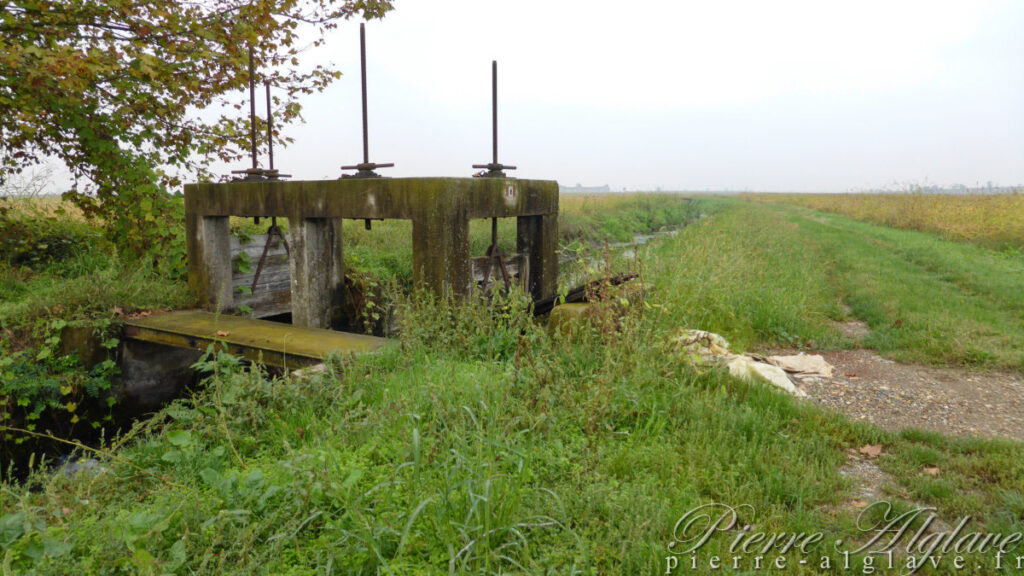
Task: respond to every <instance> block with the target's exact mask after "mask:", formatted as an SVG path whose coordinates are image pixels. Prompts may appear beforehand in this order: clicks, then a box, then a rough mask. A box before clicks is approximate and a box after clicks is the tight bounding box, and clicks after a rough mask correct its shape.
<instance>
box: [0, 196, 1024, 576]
mask: <svg viewBox="0 0 1024 576" xmlns="http://www.w3.org/2000/svg"><path fill="white" fill-rule="evenodd" d="M614 201H615V202H618V201H620V200H619V199H618V198H616V199H615V200H614ZM582 202H583V201H582V200H581V203H582ZM609 202H611V201H609ZM587 203H588V204H589V201H587ZM570 206H571V205H570V204H569V203H567V202H564V201H563V210H570V211H571V210H574V208H571V207H570ZM697 209H699V210H700V211H702V212H704V213H707V214H710V216H709V217H707V218H704V219H702V220H700V221H699V222H697V223H694V224H692V225H690V226H688V227H686V228H685V229H683V230H682V231H681V232H680V233H679V234H678V235H676V236H674V237H666V238H664V239H663V240H662V241H660V242H658V243H656V244H654V245H651V246H648V247H645V248H643V249H641V250H640V251H639V253H638V255H637V258H636V259H635V260H634V262H638V263H639V266H640V269H641V271H642V275H643V277H642V279H641V281H640V282H639V283H638V284H637V286H638V287H640V289H639V290H636V289H634V291H633V293H632V294H629V295H628V296H629V297H630V298H632V299H633V303H634V304H633V305H631V306H623V298H625V297H626V296H627V295H626V294H616V293H609V294H607V295H606V296H605V297H604V298H603V299H602V300H601V301H599V302H597V303H596V304H595V305H594V309H593V312H592V314H591V315H590V316H588V317H586V319H585V320H583V321H581V322H580V323H578V324H577V325H576V326H575V328H573V329H571V330H568V331H564V332H563V331H549V330H547V329H545V327H544V326H543V325H541V324H538V323H536V322H535V321H534V320H533V319H532V318H530V317H529V315H527V314H526V313H525V312H524V308H523V306H522V302H521V301H517V300H516V299H515V297H513V298H512V299H500V298H499V299H496V300H494V301H490V302H487V301H482V300H476V301H473V302H470V303H468V304H461V305H458V306H455V305H453V304H452V303H450V302H446V301H437V300H435V299H432V298H429V297H427V296H425V295H412V296H409V297H403V298H401V299H400V301H399V302H398V306H399V307H400V309H401V311H402V317H403V318H404V329H403V331H402V345H401V347H398V348H395V349H392V350H390V351H386V352H384V353H382V354H379V355H375V356H368V357H362V358H358V359H341V358H337V359H333V360H332V361H331V362H330V363H329V369H328V370H327V371H326V372H325V373H322V374H313V375H308V376H305V377H301V376H296V375H287V376H283V377H278V376H271V375H269V374H267V373H265V372H263V371H261V370H259V369H258V368H256V369H248V368H246V367H244V366H242V365H241V364H240V363H239V361H238V360H237V359H234V358H232V357H230V356H226V355H218V356H210V357H208V358H207V359H206V360H205V361H204V362H202V363H201V365H200V367H201V368H202V369H203V370H205V371H206V372H207V373H208V374H209V377H208V378H207V379H206V381H205V382H204V384H203V385H202V386H201V387H199V388H197V389H196V390H194V391H193V393H192V395H191V396H190V397H189V398H185V399H181V400H179V401H176V402H175V403H173V404H172V405H171V406H168V407H167V408H166V409H164V410H162V411H161V412H160V413H158V414H157V415H156V416H155V417H153V418H151V419H148V420H145V421H141V422H139V423H138V425H137V426H136V427H135V428H134V429H133V430H132V431H131V432H129V433H127V434H125V435H123V436H120V437H118V438H110V439H108V440H107V441H106V442H104V443H102V444H100V445H97V446H93V447H86V446H81V447H79V454H80V455H81V456H83V457H88V458H91V460H88V461H87V462H90V463H91V464H89V465H88V466H84V465H83V466H79V467H78V468H77V470H78V471H75V472H73V471H71V469H65V470H63V471H61V472H59V473H56V474H54V473H52V472H49V471H44V470H38V469H37V470H36V471H34V473H33V474H32V475H30V476H29V477H28V478H27V479H26V480H25V481H23V482H19V483H14V482H10V481H7V482H4V483H3V484H2V485H0V550H2V554H0V566H2V567H3V569H4V570H6V571H7V572H10V573H17V574H50V573H61V572H64V573H70V572H73V573H80V574H100V573H105V574H117V573H124V574H147V573H148V574H165V573H171V574H187V573H224V574H251V573H267V574H270V573H273V574H310V575H312V574H330V573H339V574H341V573H345V574H378V573H385V574H403V573H421V574H452V573H455V574H478V573H480V574H483V573H486V574H490V573H528V574H565V573H583V574H610V573H615V574H656V573H657V574H660V573H664V571H665V557H666V555H667V554H668V552H667V551H668V544H669V543H670V542H671V541H672V539H673V534H674V530H675V527H676V522H677V521H678V519H679V518H680V516H681V515H682V514H684V513H685V512H686V511H688V510H690V509H691V508H693V507H694V506H697V505H700V504H707V503H712V502H718V503H728V504H730V505H733V506H740V505H749V506H750V507H751V508H750V509H748V510H747V511H746V512H744V514H745V517H744V518H743V520H744V521H745V522H749V523H751V524H756V525H757V526H758V529H759V530H764V531H767V532H776V531H785V532H819V531H820V532H823V533H824V535H825V542H833V541H835V540H836V539H840V538H842V539H848V540H851V541H856V540H857V539H858V538H860V536H859V534H860V532H859V530H858V528H857V526H856V518H857V515H858V513H859V509H858V508H857V506H856V505H855V504H852V503H851V502H853V501H854V499H855V495H854V494H853V493H852V492H851V490H852V488H853V486H852V480H850V479H849V478H846V477H844V476H843V475H841V474H840V473H839V469H840V467H841V466H843V465H844V463H845V462H846V461H847V458H848V451H849V450H850V449H854V448H857V447H860V446H863V445H865V444H872V445H881V446H882V447H883V451H882V454H881V455H880V456H879V457H878V458H877V460H876V461H877V463H878V464H879V466H881V468H882V469H883V470H884V471H885V472H887V473H888V474H890V475H891V480H888V481H886V484H885V486H883V488H884V491H885V495H886V498H887V499H889V500H890V501H892V502H893V503H894V506H896V508H897V509H898V510H908V509H910V508H911V507H913V506H917V505H932V506H936V507H937V508H938V510H939V512H940V515H941V516H942V517H943V518H946V519H954V518H956V517H958V516H960V515H964V514H970V515H971V516H972V517H973V519H974V522H975V524H974V526H978V525H980V526H983V527H984V529H985V530H987V531H992V532H1001V533H1004V534H1009V533H1012V532H1020V531H1022V530H1024V500H1022V499H1021V497H1020V494H1022V493H1024V462H1022V461H1021V459H1020V458H1019V454H1020V444H1019V443H1015V442H1007V441H994V440H983V439H953V438H947V437H943V436H940V435H936V434H929V433H923V432H918V431H913V430H909V431H905V432H903V433H900V434H893V433H888V432H884V431H881V430H879V429H876V428H873V427H870V426H868V425H865V424H860V423H852V422H849V421H847V420H846V419H845V418H843V417H842V416H841V415H839V414H836V413H833V412H830V411H826V410H823V409H820V408H818V407H815V406H813V405H810V404H808V403H806V402H803V401H800V400H797V399H794V398H791V397H789V396H786V395H784V394H782V393H780V392H777V391H775V390H774V389H771V388H769V387H766V386H763V385H758V384H748V383H745V382H741V381H737V380H734V379H732V378H731V377H729V376H727V375H726V374H724V373H722V372H721V371H719V370H716V369H712V368H707V367H696V366H694V365H692V364H691V361H690V359H689V356H688V355H687V354H685V353H682V351H681V350H680V349H679V348H678V344H677V343H676V342H675V340H674V338H675V337H676V336H677V335H678V331H679V330H680V329H681V328H682V327H691V328H705V329H710V330H714V331H717V332H720V333H722V334H724V335H726V336H727V337H729V338H730V340H732V341H733V342H734V343H736V344H737V345H738V346H739V347H741V348H747V349H753V348H760V347H766V346H792V347H804V348H806V347H814V348H818V347H836V346H847V345H851V343H850V342H849V341H846V340H845V339H844V338H843V337H842V336H841V335H840V334H839V333H838V332H837V331H836V330H835V328H834V327H833V324H832V321H834V320H841V319H844V318H845V317H846V315H847V314H851V313H852V314H854V315H857V316H859V317H862V318H864V319H865V320H867V321H868V323H869V324H870V325H871V327H872V330H873V336H872V338H875V340H873V341H872V345H874V346H877V347H879V348H880V349H881V350H883V351H884V352H885V353H887V354H892V355H894V356H897V357H907V358H915V359H919V360H924V361H929V362H936V363H950V362H952V363H970V364H980V365H983V366H1003V367H1010V368H1013V369H1016V370H1024V364H1021V356H1020V350H1021V349H1022V346H1021V345H1020V343H1021V338H1022V337H1024V335H1022V329H1021V326H1022V324H1021V322H1020V319H1021V318H1020V316H1019V314H1020V310H1022V309H1024V307H1021V306H1020V305H1019V304H1020V300H1019V299H1020V298H1021V295H1020V294H1019V293H1017V292H1014V291H1013V290H1012V286H1014V285H1016V286H1020V285H1021V284H1020V282H1019V280H1020V279H1021V277H1020V276H1019V275H1020V274H1022V273H1024V272H1022V271H1024V266H1022V262H1021V261H1020V260H1019V259H1018V257H1017V256H1015V255H1007V254H1005V253H996V252H992V251H988V250H986V249H984V248H980V247H977V246H973V245H970V244H962V243H956V242H950V241H947V240H942V239H937V238H936V237H935V236H933V235H929V234H922V233H918V232H913V231H900V230H892V229H889V228H883V227H879V226H874V225H871V224H865V223H860V222H855V221H852V220H850V219H847V218H844V217H841V216H836V215H828V214H822V213H818V212H810V211H808V210H806V209H799V208H791V207H787V206H775V205H772V206H765V205H753V204H749V203H744V202H740V201H736V200H725V201H720V200H702V201H699V202H698V203H697ZM595 219H596V218H595ZM840 248H842V249H840ZM962 287H970V290H969V291H968V290H963V289H961V288H962ZM918 300H923V301H925V302H931V303H932V305H931V306H930V307H927V308H925V307H923V306H915V304H914V302H916V301H918ZM844 303H846V304H847V305H848V306H849V307H850V309H851V311H849V312H848V311H847V309H846V307H845V306H843V304H844ZM935 303H942V305H936V304H935ZM897 320H899V322H897ZM932 468H936V469H939V470H941V474H939V475H932V474H926V473H924V472H923V471H924V470H925V469H932ZM730 540H731V538H729V539H726V538H722V539H718V538H715V539H712V540H711V541H710V543H709V544H708V546H707V548H705V550H706V552H707V553H708V555H709V556H710V555H711V554H715V553H717V554H720V555H721V556H723V557H729V556H730V554H729V551H728V544H729V541H730ZM819 551H820V555H828V556H830V557H832V558H833V562H840V561H841V558H840V557H839V555H838V553H837V552H836V551H835V550H834V549H833V548H832V547H831V546H822V547H821V548H820V549H817V550H816V551H815V553H814V554H813V555H811V556H809V557H808V558H807V559H808V560H810V561H811V564H810V565H806V566H804V565H799V564H796V563H795V562H794V561H791V563H790V565H789V568H788V569H787V572H788V573H792V574H816V573H819V572H820V570H819V569H818V568H817V566H818V562H819V554H818V552H819ZM794 558H795V557H794ZM681 560H683V562H681V564H682V563H685V558H684V559H681ZM972 560H973V559H972ZM853 562H854V565H855V566H859V563H860V562H863V558H855V559H854V560H853ZM991 563H992V559H991V557H983V558H979V559H978V565H980V566H981V567H979V568H973V567H972V568H970V569H968V570H965V571H964V572H963V573H964V574H987V573H994V568H993V566H992V564H991ZM971 564H972V566H973V565H974V563H973V562H972V563H971ZM746 569H747V570H748V571H752V570H753V568H752V567H750V566H747V567H746ZM695 572H696V573H704V572H708V570H707V569H701V570H698V571H695ZM920 573H922V574H938V573H944V572H943V571H942V570H941V569H939V570H935V569H932V568H929V567H926V568H924V569H923V570H921V571H920Z"/></svg>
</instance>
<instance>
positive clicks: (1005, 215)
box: [745, 192, 1024, 251]
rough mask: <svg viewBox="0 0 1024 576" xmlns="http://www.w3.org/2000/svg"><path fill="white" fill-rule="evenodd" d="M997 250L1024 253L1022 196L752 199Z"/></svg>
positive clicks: (758, 196)
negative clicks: (830, 213)
mask: <svg viewBox="0 0 1024 576" xmlns="http://www.w3.org/2000/svg"><path fill="white" fill-rule="evenodd" d="M745 197H747V198H748V199H750V200H754V201H757V202H773V203H778V202H781V203H785V204H794V205H797V206H805V207H807V208H812V209H814V210H822V211H825V212H835V213H837V214H843V215H845V216H849V217H851V218H855V219H857V220H862V221H865V222H874V223H876V224H883V225H885V226H891V227H893V228H905V229H908V230H919V231H922V232H934V233H937V234H939V235H941V236H942V237H944V238H948V239H950V240H961V241H966V242H971V243H974V244H978V245H980V246H985V247H987V248H997V249H1011V250H1018V251H1019V250H1021V249H1024V194H1022V193H1020V192H1017V193H1014V194H963V195H953V194H748V195H745Z"/></svg>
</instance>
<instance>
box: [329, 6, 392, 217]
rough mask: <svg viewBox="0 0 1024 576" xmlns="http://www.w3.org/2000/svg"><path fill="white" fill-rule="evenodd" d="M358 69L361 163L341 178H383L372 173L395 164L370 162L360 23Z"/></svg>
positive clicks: (363, 41)
mask: <svg viewBox="0 0 1024 576" xmlns="http://www.w3.org/2000/svg"><path fill="white" fill-rule="evenodd" d="M359 68H360V70H361V73H362V74H361V77H362V92H363V161H362V163H360V164H355V165H353V166H342V167H341V169H342V170H356V171H357V172H356V173H355V174H344V175H342V178H383V176H381V175H380V174H377V173H376V172H374V170H376V169H377V168H391V167H393V166H394V165H395V164H394V163H393V162H388V163H385V164H375V163H373V162H370V136H369V134H370V131H369V128H368V127H367V112H366V25H365V24H363V23H362V22H360V23H359ZM365 222H366V229H367V230H371V229H372V228H371V226H370V219H369V218H367V219H366V220H365Z"/></svg>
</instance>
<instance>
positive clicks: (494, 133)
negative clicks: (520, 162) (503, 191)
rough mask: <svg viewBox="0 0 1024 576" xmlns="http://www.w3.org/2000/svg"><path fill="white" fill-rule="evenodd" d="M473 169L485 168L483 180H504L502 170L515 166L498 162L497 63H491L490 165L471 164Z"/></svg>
mask: <svg viewBox="0 0 1024 576" xmlns="http://www.w3.org/2000/svg"><path fill="white" fill-rule="evenodd" d="M473 168H486V169H487V172H485V173H483V174H480V175H479V176H482V177H484V178H505V172H504V170H515V169H516V167H515V166H506V165H504V164H501V163H500V162H498V61H497V60H492V61H491V163H490V164H473Z"/></svg>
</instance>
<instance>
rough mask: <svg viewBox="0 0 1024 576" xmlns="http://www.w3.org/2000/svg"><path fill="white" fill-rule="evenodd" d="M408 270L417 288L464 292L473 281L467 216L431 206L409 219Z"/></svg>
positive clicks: (463, 213)
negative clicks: (429, 209)
mask: <svg viewBox="0 0 1024 576" xmlns="http://www.w3.org/2000/svg"><path fill="white" fill-rule="evenodd" d="M412 270H413V283H414V284H415V286H416V287H417V288H429V289H430V290H433V291H434V292H435V293H436V294H439V295H444V296H467V295H468V294H469V293H470V289H471V288H472V285H473V272H472V266H471V265H470V262H469V217H468V216H466V214H465V212H464V211H462V213H450V214H449V213H446V211H445V210H441V209H438V210H431V211H428V212H425V213H423V214H420V215H417V216H414V217H413V219H412Z"/></svg>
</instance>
